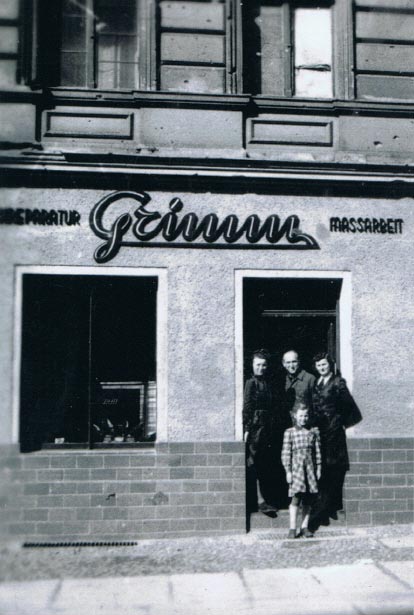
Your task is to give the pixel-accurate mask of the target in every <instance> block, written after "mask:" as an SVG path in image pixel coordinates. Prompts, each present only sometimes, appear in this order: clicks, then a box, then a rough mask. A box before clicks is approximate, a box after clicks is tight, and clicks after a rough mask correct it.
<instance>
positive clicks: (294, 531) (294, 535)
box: [287, 530, 298, 538]
mask: <svg viewBox="0 0 414 615" xmlns="http://www.w3.org/2000/svg"><path fill="white" fill-rule="evenodd" d="M287 537H288V538H297V537H298V536H297V534H296V530H289V533H288V536H287Z"/></svg>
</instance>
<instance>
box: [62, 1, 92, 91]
mask: <svg viewBox="0 0 414 615" xmlns="http://www.w3.org/2000/svg"><path fill="white" fill-rule="evenodd" d="M87 18H88V13H87V8H86V1H85V0H81V1H79V2H78V1H77V0H76V1H75V0H63V2H62V39H61V53H60V62H61V74H60V85H64V86H80V87H85V86H86V85H87V69H86V66H87Z"/></svg>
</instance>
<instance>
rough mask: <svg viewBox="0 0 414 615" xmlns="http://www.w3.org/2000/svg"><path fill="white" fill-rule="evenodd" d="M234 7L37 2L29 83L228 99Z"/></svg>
mask: <svg viewBox="0 0 414 615" xmlns="http://www.w3.org/2000/svg"><path fill="white" fill-rule="evenodd" d="M234 3H235V0H201V1H194V0H171V1H168V0H116V1H115V0H41V1H40V2H39V3H38V11H37V23H38V26H37V30H36V32H35V33H34V39H33V42H34V43H35V44H34V48H35V52H36V53H35V55H37V57H35V58H34V59H35V62H34V75H33V76H32V83H38V84H39V85H41V84H43V85H48V86H64V87H80V88H99V89H103V90H105V89H115V90H119V89H129V90H162V91H176V92H182V91H185V92H200V93H235V92H236V89H237V79H236V71H235V56H234V53H233V52H232V40H233V38H234V29H235V20H234V19H233V16H234V15H233V12H232V9H231V5H232V4H234ZM36 41H37V43H36Z"/></svg>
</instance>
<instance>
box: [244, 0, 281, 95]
mask: <svg viewBox="0 0 414 615" xmlns="http://www.w3.org/2000/svg"><path fill="white" fill-rule="evenodd" d="M243 24H244V42H245V57H244V63H243V65H244V78H243V80H244V89H245V91H246V92H249V93H251V94H264V95H267V96H291V95H292V76H291V75H292V64H291V63H292V59H291V56H292V44H291V28H290V7H289V5H288V4H287V3H277V2H275V3H272V2H270V3H269V2H266V0H261V1H260V2H254V3H249V2H246V4H245V6H244V7H243Z"/></svg>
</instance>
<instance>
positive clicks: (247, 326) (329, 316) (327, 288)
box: [243, 277, 342, 513]
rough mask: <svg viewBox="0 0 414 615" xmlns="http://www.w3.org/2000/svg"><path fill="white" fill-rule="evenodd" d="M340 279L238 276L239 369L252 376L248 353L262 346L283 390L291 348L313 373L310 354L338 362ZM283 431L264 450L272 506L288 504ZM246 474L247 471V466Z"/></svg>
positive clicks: (251, 493) (251, 491)
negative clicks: (282, 461)
mask: <svg viewBox="0 0 414 615" xmlns="http://www.w3.org/2000/svg"><path fill="white" fill-rule="evenodd" d="M341 287H342V279H339V278H336V279H334V278H332V279H329V278H310V277H307V278H288V277H273V278H270V277H269V278H263V277H261V278H254V277H246V278H244V279H243V342H244V343H243V372H244V381H246V380H247V379H248V378H249V377H250V376H251V358H252V354H253V352H254V351H255V350H257V349H267V350H268V351H269V354H270V357H271V359H270V363H271V365H270V370H271V376H272V380H273V382H274V390H275V391H276V399H275V405H276V408H277V404H278V400H277V392H278V391H279V393H280V395H282V391H283V388H284V381H285V377H286V374H285V370H284V369H283V367H282V357H283V355H284V353H285V352H286V351H288V350H296V351H297V353H298V354H299V357H300V360H301V365H302V367H303V368H304V369H305V370H306V371H308V372H311V373H313V365H312V358H313V356H314V355H315V354H316V353H318V352H320V351H328V352H329V353H330V354H331V356H332V357H333V358H334V360H335V361H336V364H337V367H338V368H339V367H340V339H339V325H340V323H339V302H340V294H341ZM281 438H282V434H276V437H275V439H276V440H277V442H278V444H277V445H275V448H274V450H273V451H269V460H268V465H269V472H268V479H267V478H266V481H265V490H267V493H266V495H265V494H263V495H265V498H266V500H267V501H270V502H272V503H274V504H275V505H276V506H277V508H279V509H280V508H286V507H287V505H288V498H287V486H286V481H285V473H284V470H283V468H282V467H281V464H280V446H281ZM248 478H249V472H248ZM247 488H248V497H247V502H248V511H247V512H248V513H249V512H254V510H255V486H254V485H252V484H251V482H250V484H249V480H248V485H247Z"/></svg>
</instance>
